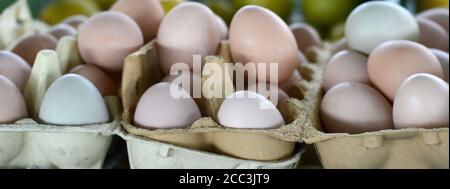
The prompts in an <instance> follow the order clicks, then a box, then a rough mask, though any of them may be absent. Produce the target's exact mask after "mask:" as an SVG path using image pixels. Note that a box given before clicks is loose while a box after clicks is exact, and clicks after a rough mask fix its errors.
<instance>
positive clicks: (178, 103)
mask: <svg viewBox="0 0 450 189" xmlns="http://www.w3.org/2000/svg"><path fill="white" fill-rule="evenodd" d="M172 90H173V91H172ZM200 118H201V113H200V110H199V108H198V106H197V104H195V101H194V100H193V99H192V98H191V96H190V95H189V93H187V92H186V91H185V90H184V89H183V88H181V87H179V86H178V85H175V84H173V83H168V82H162V83H158V84H156V85H154V86H152V87H150V88H149V89H148V90H147V91H146V92H145V93H144V94H143V95H142V97H141V99H140V100H139V102H138V104H137V107H136V112H135V114H134V123H135V125H136V126H138V127H141V128H146V129H176V128H186V127H189V126H191V125H192V124H193V123H194V122H195V121H197V120H198V119H200Z"/></svg>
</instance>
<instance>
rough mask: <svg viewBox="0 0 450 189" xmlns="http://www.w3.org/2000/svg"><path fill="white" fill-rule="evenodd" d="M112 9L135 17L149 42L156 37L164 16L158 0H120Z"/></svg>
mask: <svg viewBox="0 0 450 189" xmlns="http://www.w3.org/2000/svg"><path fill="white" fill-rule="evenodd" d="M111 10H112V11H117V12H121V13H124V14H126V15H128V16H130V17H131V18H133V20H134V21H135V22H136V23H137V24H138V25H139V27H140V28H141V31H142V34H143V36H144V41H145V42H149V41H151V40H152V39H154V38H155V37H156V33H157V32H158V28H159V25H160V24H161V21H162V19H163V17H164V10H163V8H162V7H161V3H160V2H159V1H158V0H139V1H135V0H134V1H133V0H118V1H116V3H114V5H113V6H112V8H111Z"/></svg>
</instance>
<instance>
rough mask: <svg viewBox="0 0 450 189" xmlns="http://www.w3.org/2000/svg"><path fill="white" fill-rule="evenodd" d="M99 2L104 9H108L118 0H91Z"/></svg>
mask: <svg viewBox="0 0 450 189" xmlns="http://www.w3.org/2000/svg"><path fill="white" fill-rule="evenodd" d="M91 1H94V2H95V3H97V5H98V6H99V7H100V8H101V9H102V10H108V9H109V8H111V6H112V5H113V4H114V3H115V2H116V0H91Z"/></svg>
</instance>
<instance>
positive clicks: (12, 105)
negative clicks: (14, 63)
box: [0, 75, 28, 124]
mask: <svg viewBox="0 0 450 189" xmlns="http://www.w3.org/2000/svg"><path fill="white" fill-rule="evenodd" d="M0 97H1V98H0V124H12V123H14V122H16V121H18V120H20V119H23V118H26V117H28V113H27V106H26V104H25V100H24V98H23V96H22V94H21V93H20V91H19V90H18V89H17V87H16V86H15V85H14V83H12V82H11V81H10V80H9V79H8V78H6V77H4V76H2V75H0Z"/></svg>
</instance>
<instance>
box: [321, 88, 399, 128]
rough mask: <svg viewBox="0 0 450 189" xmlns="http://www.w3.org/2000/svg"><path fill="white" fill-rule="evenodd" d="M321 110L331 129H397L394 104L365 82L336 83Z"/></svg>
mask: <svg viewBox="0 0 450 189" xmlns="http://www.w3.org/2000/svg"><path fill="white" fill-rule="evenodd" d="M320 109H321V118H322V126H323V128H324V129H325V131H327V132H331V133H350V134H359V133H365V132H374V131H381V130H386V129H393V128H394V126H393V121H392V105H391V104H390V103H389V101H387V100H386V99H385V98H384V97H383V95H382V94H380V93H379V92H378V91H376V90H375V89H373V88H371V87H369V86H367V85H364V84H361V83H357V82H350V83H341V84H338V85H336V86H334V87H333V88H331V89H330V90H329V91H328V92H327V94H326V95H325V96H324V98H323V100H322V104H321V108H320Z"/></svg>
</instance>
